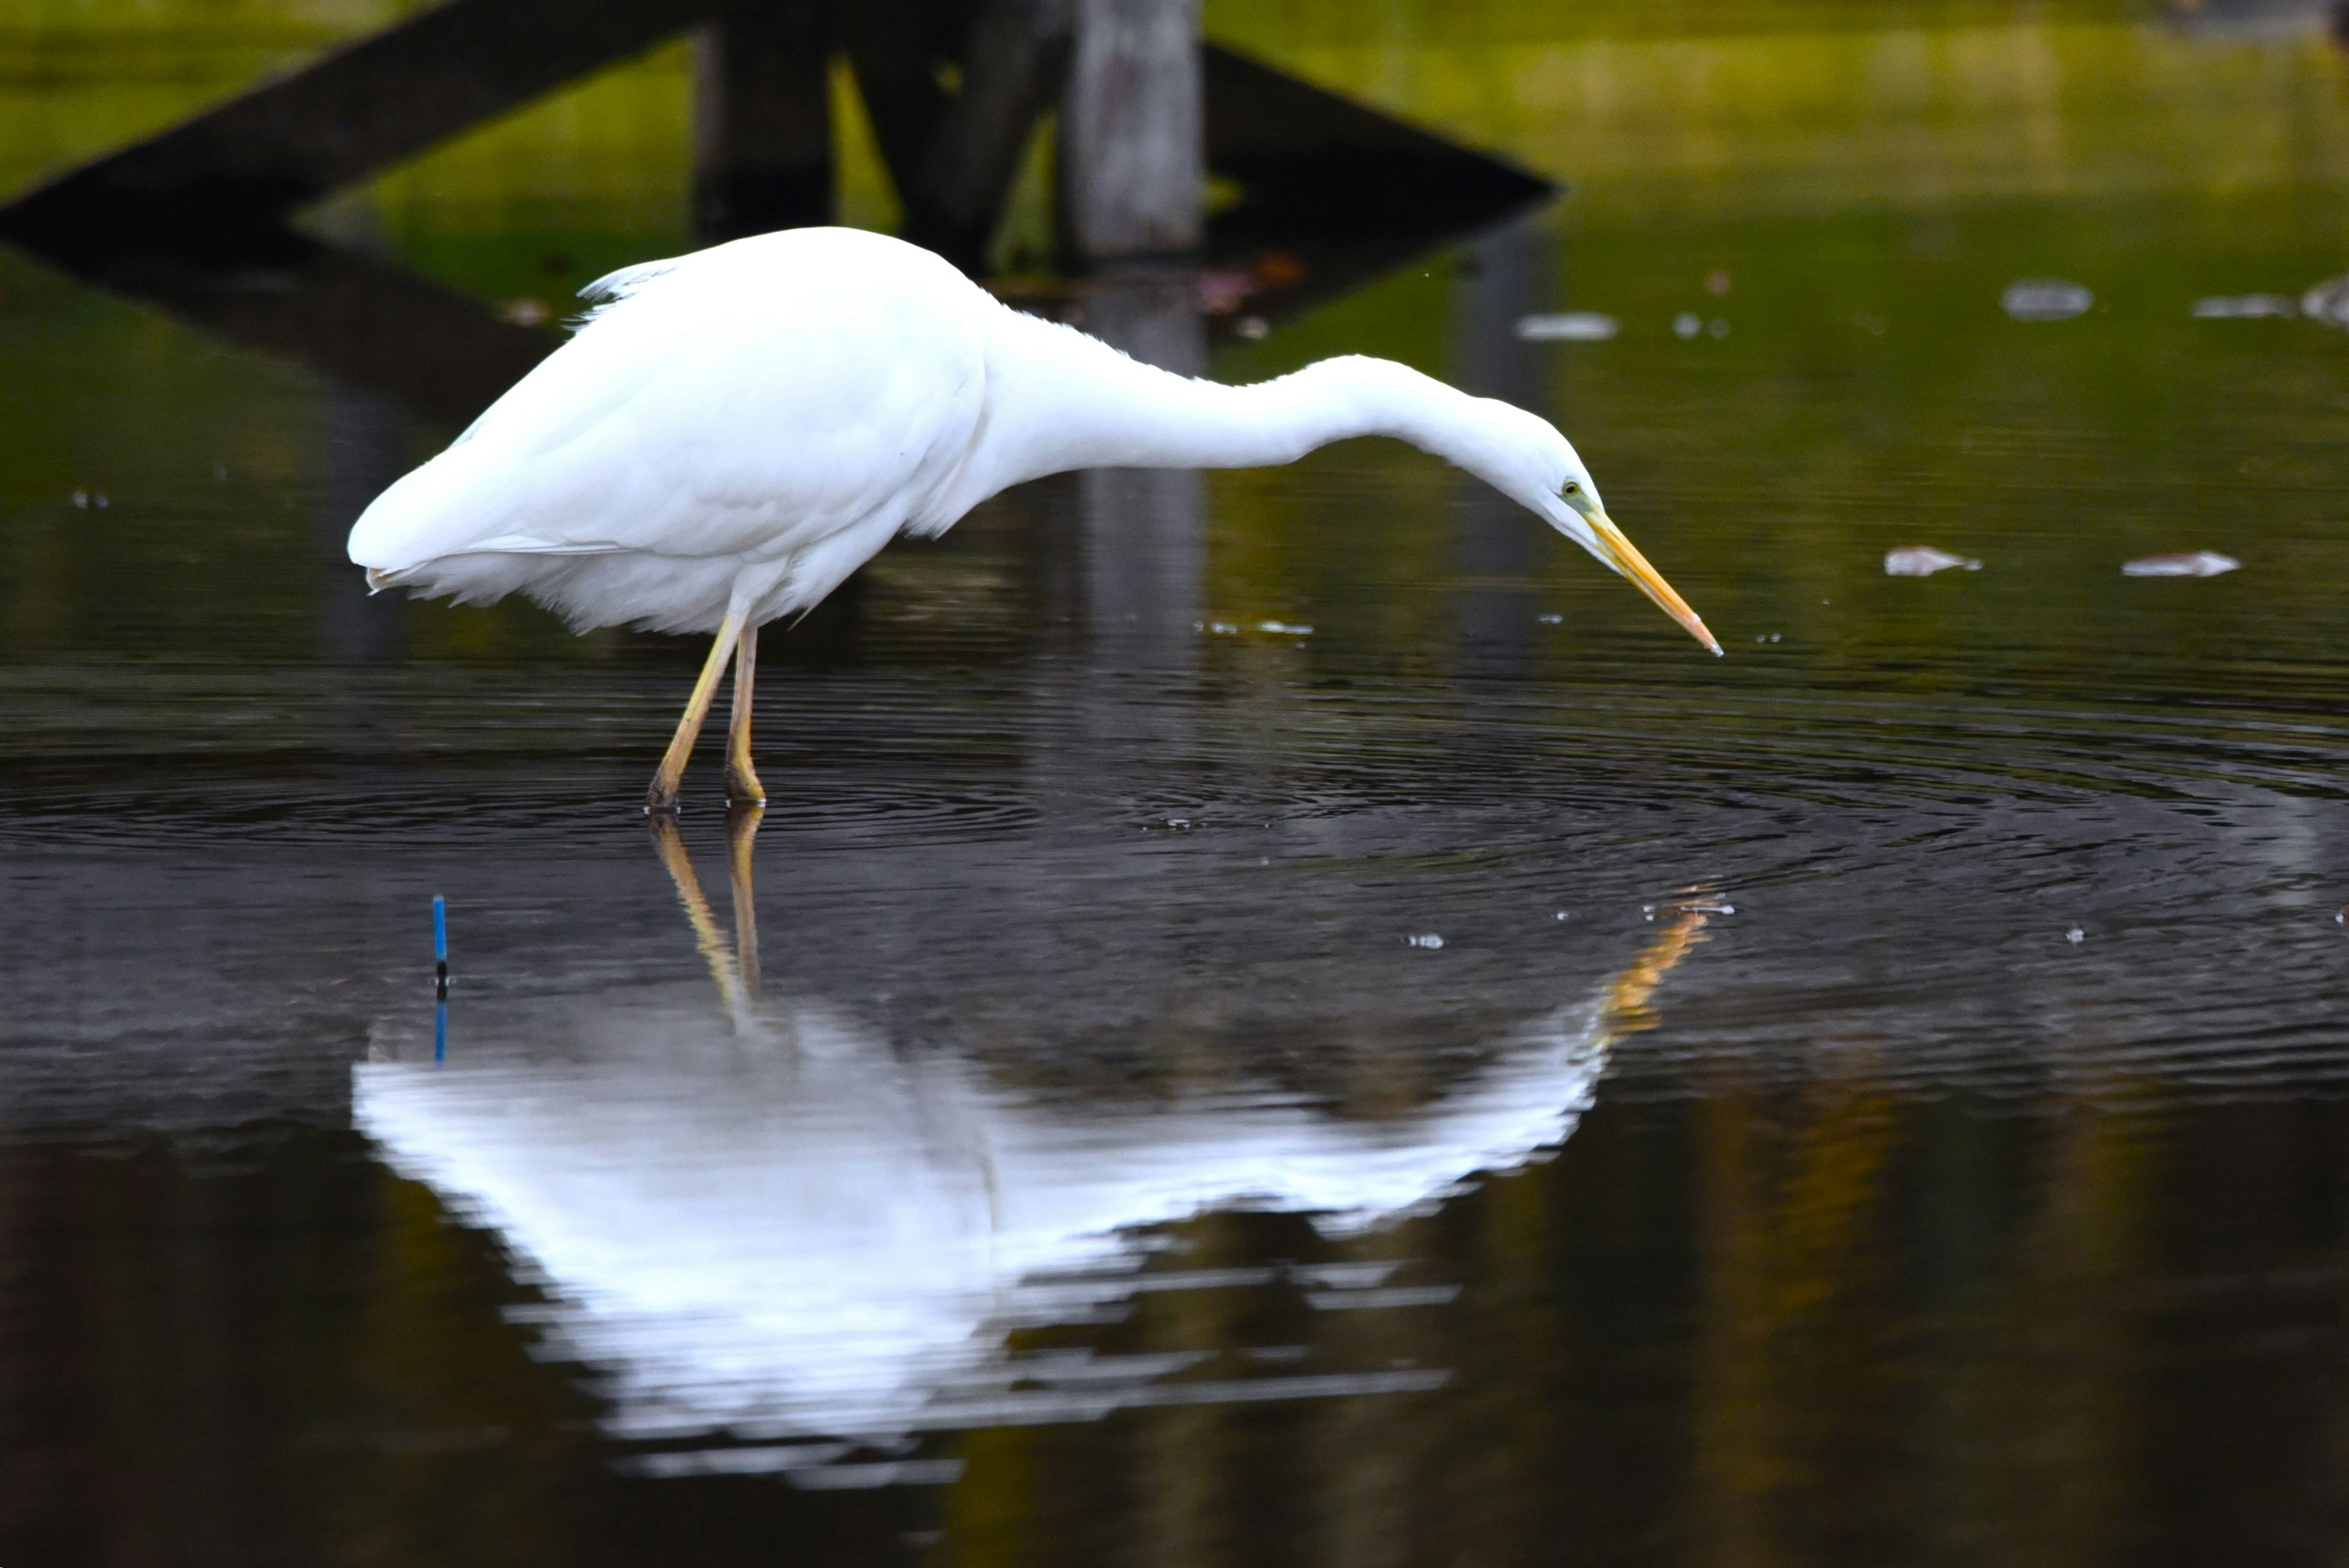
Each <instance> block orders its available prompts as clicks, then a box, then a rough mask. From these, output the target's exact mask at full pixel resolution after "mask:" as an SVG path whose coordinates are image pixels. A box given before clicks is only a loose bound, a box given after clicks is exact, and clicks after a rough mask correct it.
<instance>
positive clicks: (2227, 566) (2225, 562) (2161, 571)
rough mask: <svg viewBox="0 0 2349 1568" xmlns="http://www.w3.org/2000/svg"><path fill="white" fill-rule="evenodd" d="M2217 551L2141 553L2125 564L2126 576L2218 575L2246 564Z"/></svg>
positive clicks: (2123, 567) (2122, 570)
mask: <svg viewBox="0 0 2349 1568" xmlns="http://www.w3.org/2000/svg"><path fill="white" fill-rule="evenodd" d="M2242 564H2243V563H2242V562H2240V561H2238V560H2237V559H2235V557H2234V556H2222V555H2220V554H2219V552H2218V551H2216V550H2182V551H2179V552H2178V554H2176V555H2172V556H2138V557H2137V559H2136V560H2134V561H2130V562H2127V563H2126V564H2125V565H2123V566H2122V567H2121V576H2125V577H2215V576H2219V575H2220V573H2222V572H2231V571H2234V570H2236V569H2237V568H2238V567H2240V566H2242Z"/></svg>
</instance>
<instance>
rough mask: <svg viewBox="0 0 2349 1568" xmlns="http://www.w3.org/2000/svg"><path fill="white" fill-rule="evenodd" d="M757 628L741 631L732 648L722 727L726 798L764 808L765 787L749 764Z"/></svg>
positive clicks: (755, 671) (731, 802)
mask: <svg viewBox="0 0 2349 1568" xmlns="http://www.w3.org/2000/svg"><path fill="white" fill-rule="evenodd" d="M758 674H759V628H757V627H755V626H750V627H744V628H742V639H741V641H740V642H738V643H736V644H735V645H734V712H733V716H732V718H731V721H730V722H729V723H728V724H727V726H726V799H727V801H728V802H729V804H730V805H766V804H767V786H766V785H764V784H761V783H760V782H759V770H758V769H756V768H754V767H752V766H751V765H750V702H751V700H752V698H753V697H754V696H755V695H756V694H757V681H758Z"/></svg>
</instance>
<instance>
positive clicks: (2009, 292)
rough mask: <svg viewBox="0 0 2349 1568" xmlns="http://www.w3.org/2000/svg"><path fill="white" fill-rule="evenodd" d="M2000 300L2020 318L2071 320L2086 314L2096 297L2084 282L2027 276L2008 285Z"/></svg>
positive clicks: (2023, 319)
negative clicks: (2068, 281)
mask: <svg viewBox="0 0 2349 1568" xmlns="http://www.w3.org/2000/svg"><path fill="white" fill-rule="evenodd" d="M1998 303H1999V308H2000V309H2002V310H2003V311H2005V312H2006V313H2007V314H2008V315H2009V316H2011V317H2014V319H2015V320H2017V321H2069V320H2071V319H2072V318H2073V317H2075V316H2085V315H2086V314H2087V313H2088V310H2089V307H2090V306H2094V305H2095V303H2096V296H2095V295H2094V294H2091V293H2090V292H2088V289H2087V287H2086V286H2085V285H2082V284H2076V283H2067V282H2065V281H2064V279H2062V278H2060V277H2026V278H2023V279H2021V280H2019V281H2017V282H2014V283H2011V284H2008V285H2007V286H2006V292H2005V293H2004V294H2002V295H2000V296H1998Z"/></svg>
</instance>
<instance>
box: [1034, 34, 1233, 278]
mask: <svg viewBox="0 0 2349 1568" xmlns="http://www.w3.org/2000/svg"><path fill="white" fill-rule="evenodd" d="M1203 92H1204V88H1203V84H1202V78H1201V73H1200V63H1199V0H1077V16H1076V47H1075V52H1074V57H1073V58H1072V59H1071V64H1070V70H1069V85H1068V90H1067V93H1066V94H1065V96H1064V99H1063V102H1062V105H1061V229H1062V237H1063V241H1064V243H1065V244H1066V246H1067V249H1068V253H1069V256H1070V259H1071V260H1072V261H1074V262H1076V263H1077V264H1079V265H1083V264H1086V263H1094V262H1106V261H1117V260H1121V259H1124V258H1129V257H1139V256H1164V255H1179V254H1184V253H1185V252H1189V251H1194V250H1196V249H1197V248H1198V246H1199V242H1200V238H1201V236H1202V234H1203V232H1204V219H1203V215H1202V213H1201V211H1200V207H1201V197H1202V196H1203V194H1204V193H1205V191H1206V112H1205V109H1204V97H1203Z"/></svg>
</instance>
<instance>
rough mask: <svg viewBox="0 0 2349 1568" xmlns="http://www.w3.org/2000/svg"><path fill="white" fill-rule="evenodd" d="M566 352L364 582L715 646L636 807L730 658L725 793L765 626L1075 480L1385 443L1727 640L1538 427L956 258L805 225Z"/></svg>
mask: <svg viewBox="0 0 2349 1568" xmlns="http://www.w3.org/2000/svg"><path fill="white" fill-rule="evenodd" d="M584 293H585V296H586V297H587V298H589V299H591V300H595V301H598V302H600V303H599V304H598V306H597V307H596V308H595V310H594V312H593V313H592V314H591V315H590V317H589V318H588V319H587V321H586V322H585V324H584V325H583V326H582V327H581V328H580V330H579V331H578V332H577V334H576V335H575V336H574V337H572V338H571V340H570V341H569V342H567V343H565V344H564V346H563V348H560V349H558V350H557V351H556V352H555V353H554V354H553V355H551V356H549V357H548V358H547V359H546V360H545V362H544V363H543V364H542V365H540V366H539V367H538V368H537V369H534V370H533V371H532V372H531V373H530V374H529V375H527V376H525V377H523V379H522V380H521V381H519V382H518V383H516V384H515V385H514V387H513V388H512V389H511V390H509V391H508V392H507V393H506V394H505V395H504V396H503V397H502V398H500V399H499V400H497V401H496V402H495V403H494V404H492V406H491V407H490V409H489V410H488V411H487V412H486V413H484V414H482V415H481V418H480V419H478V420H476V421H474V422H473V424H472V426H471V429H469V430H467V431H465V433H464V434H462V435H460V436H459V437H458V438H457V440H456V441H455V443H454V444H452V445H451V446H450V448H449V450H448V451H446V452H442V453H441V454H440V456H438V457H435V458H433V459H432V460H431V461H430V462H427V463H425V464H424V465H423V466H422V467H421V468H419V469H417V470H416V471H415V472H412V473H410V474H409V475H407V476H406V477H405V478H403V479H401V480H400V481H399V482H398V483H396V484H394V485H392V486H391V488H390V489H388V490H387V491H385V492H384V493H383V494H381V495H380V496H378V497H377V498H376V501H375V503H374V504H372V505H370V506H369V507H368V508H367V512H366V514H364V515H362V516H361V517H360V518H359V520H358V523H357V525H355V526H354V527H353V528H352V529H351V538H350V555H351V559H352V560H353V561H354V562H356V563H357V564H358V565H359V566H364V567H366V568H367V581H368V583H369V585H370V586H371V587H377V588H384V587H407V588H410V589H413V590H415V591H416V592H418V593H420V594H425V595H450V596H453V597H455V598H456V599H457V601H458V602H460V603H475V604H485V603H489V602H491V601H493V600H495V599H498V598H500V597H503V596H504V595H506V594H509V593H512V592H516V591H521V592H523V593H527V594H528V595H530V596H531V597H533V598H534V599H536V600H538V601H539V602H540V603H542V604H543V605H546V606H547V607H550V608H552V609H554V610H555V611H557V612H559V613H560V614H562V615H563V616H564V617H565V618H567V619H568V620H569V621H570V622H571V623H572V625H573V626H574V627H576V628H580V629H582V630H585V629H586V628H591V627H599V626H613V625H617V624H620V623H623V622H628V623H634V624H636V625H637V626H640V627H643V628H647V629H651V630H658V631H670V632H700V631H708V632H714V633H715V635H716V640H715V642H714V643H713V645H712V646H711V648H710V650H709V661H708V662H707V663H706V664H705V665H704V666H703V668H702V671H701V676H700V679H699V680H698V681H697V682H696V683H695V685H694V689H693V696H692V700H691V701H689V702H688V704H687V705H686V711H685V716H684V718H683V719H682V720H681V721H680V722H679V723H678V728H677V733H676V735H675V737H674V738H673V739H672V740H671V741H670V742H669V748H668V752H667V755H666V756H665V757H664V758H663V759H662V762H661V764H660V769H659V771H658V772H657V774H655V775H654V778H653V783H652V788H651V790H650V792H649V793H648V795H647V805H648V807H649V808H650V809H652V810H654V811H667V810H670V809H673V808H674V807H675V805H676V803H677V795H678V783H679V780H680V779H681V777H682V775H683V774H684V771H685V763H686V759H687V757H688V755H689V754H690V753H691V752H692V749H693V742H694V740H695V738H696V737H697V736H698V734H699V732H700V729H701V723H702V720H703V719H704V717H705V716H706V715H707V714H708V712H709V703H710V699H711V698H712V697H713V696H714V695H715V694H716V691H717V687H718V679H719V675H720V673H721V672H722V671H723V670H724V668H725V665H726V661H727V659H729V658H730V657H731V658H732V659H734V661H735V674H734V704H733V717H732V725H731V734H730V742H729V749H728V761H727V769H726V780H727V792H728V794H730V796H732V797H733V798H735V799H737V800H761V799H763V798H764V797H765V792H764V790H763V789H762V788H761V785H760V783H759V777H758V773H757V771H756V770H755V769H754V768H753V767H752V766H751V763H750V705H751V699H752V690H753V688H752V678H753V673H754V670H755V666H756V660H757V649H758V640H757V638H758V628H759V627H760V626H761V625H763V624H764V623H766V622H768V621H771V620H773V619H775V618H778V617H781V616H786V615H791V614H793V613H795V612H799V611H803V610H806V609H809V608H811V607H813V606H814V605H815V604H817V603H818V602H819V601H820V600H822V599H823V597H824V596H825V595H827V594H829V593H830V592H832V590H833V588H835V587H839V586H840V584H841V583H842V582H843V581H844V580H846V578H847V577H848V576H849V574H850V573H852V572H854V571H855V570H856V568H857V567H858V566H863V565H864V563H865V562H866V561H868V560H870V559H871V558H872V557H873V556H874V555H875V554H877V553H878V552H879V551H880V549H881V547H882V546H883V545H886V544H887V543H888V542H889V541H890V540H891V539H893V538H895V536H896V535H899V534H901V533H907V534H913V535H923V536H928V535H937V534H941V533H943V532H945V531H946V530H947V528H949V527H952V526H953V525H954V524H955V523H956V522H957V520H959V519H960V518H961V517H962V516H963V515H964V514H966V513H968V512H969V511H970V509H971V508H972V507H974V506H976V505H978V504H979V503H980V502H982V501H984V500H986V499H987V498H988V497H989V496H991V495H994V494H995V493H998V492H999V491H1002V490H1005V489H1007V488H1009V486H1011V485H1014V484H1018V483H1021V482H1022V481H1024V480H1030V479H1040V478H1042V477H1043V476H1044V475H1046V474H1050V473H1060V472H1066V471H1068V470H1071V469H1081V468H1253V467H1257V466H1262V465H1268V464H1274V463H1285V462H1294V461H1295V460H1297V459H1298V458H1299V457H1302V456H1303V455H1305V454H1306V453H1307V452H1311V451H1313V450H1314V449H1315V448H1317V447H1319V446H1323V445H1326V444H1328V443H1329V442H1330V441H1340V440H1343V439H1345V438H1347V437H1350V436H1365V435H1383V436H1392V437H1396V438H1398V439H1400V440H1402V441H1409V442H1411V443H1412V444H1413V445H1414V446H1417V447H1420V448H1422V449H1423V450H1425V451H1427V452H1433V453H1434V454H1435V455H1437V456H1439V457H1443V458H1445V459H1448V460H1449V461H1451V462H1454V463H1456V464H1458V465H1459V466H1460V467H1462V468H1464V469H1465V470H1467V471H1468V472H1470V473H1473V474H1475V475H1476V476H1477V477H1478V478H1480V479H1482V480H1484V481H1485V483H1489V484H1491V485H1493V486H1494V487H1495V489H1497V490H1499V491H1501V492H1502V493H1504V494H1506V495H1507V496H1509V497H1510V498H1511V499H1512V500H1515V501H1516V502H1518V503H1520V504H1523V505H1524V506H1526V508H1527V509H1529V510H1530V511H1532V512H1533V513H1535V514H1537V515H1538V516H1539V517H1541V518H1542V519H1543V520H1545V521H1546V522H1547V523H1549V524H1551V526H1553V527H1555V528H1557V530H1558V532H1560V533H1562V534H1564V535H1567V536H1568V538H1570V539H1572V540H1574V541H1575V542H1576V543H1577V544H1578V545H1581V546H1582V547H1583V548H1584V549H1586V550H1588V551H1589V552H1590V553H1591V554H1592V555H1593V556H1597V557H1598V558H1599V560H1600V561H1601V562H1603V563H1604V564H1606V565H1607V566H1609V567H1611V568H1612V569H1614V570H1615V571H1617V572H1619V573H1621V574H1622V575H1623V576H1626V577H1628V578H1629V579H1630V581H1631V582H1632V583H1634V584H1636V585H1637V586H1638V587H1640V590H1641V591H1642V592H1644V593H1646V594H1647V596H1648V597H1650V598H1651V599H1653V600H1654V601H1655V602H1656V603H1657V604H1658V605H1660V606H1661V607H1663V609H1664V610H1665V611H1666V612H1667V613H1669V614H1670V615H1671V617H1672V618H1674V619H1675V620H1677V621H1679V622H1680V623H1681V625H1682V626H1683V627H1685V628H1688V630H1689V632H1690V633H1691V634H1692V635H1693V636H1694V637H1695V638H1696V639H1698V640H1699V641H1701V642H1702V643H1703V644H1704V645H1705V646H1706V647H1708V648H1710V649H1713V652H1715V653H1719V652H1720V651H1721V646H1720V644H1719V643H1717V642H1715V641H1714V640H1713V635H1712V633H1710V632H1708V631H1707V630H1705V628H1704V623H1703V622H1702V621H1701V620H1699V619H1698V618H1697V616H1696V612H1695V611H1693V610H1692V609H1690V608H1689V607H1688V605H1687V604H1686V602H1684V601H1683V600H1682V598H1681V597H1680V595H1678V594H1677V593H1674V592H1673V591H1672V588H1671V585H1670V584H1668V583H1666V582H1665V581H1664V579H1663V578H1662V576H1660V575H1659V574H1658V573H1657V571H1656V569H1655V568H1654V567H1653V566H1650V565H1649V564H1648V562H1647V560H1646V559H1645V558H1644V557H1643V556H1640V552H1639V551H1638V550H1636V549H1634V548H1633V547H1632V545H1631V542H1630V540H1629V539H1627V538H1625V537H1624V536H1623V534H1622V531H1621V530H1620V529H1619V528H1617V527H1616V526H1615V524H1613V523H1612V522H1610V521H1609V519H1608V516H1607V514H1606V511H1605V509H1604V508H1603V507H1602V506H1601V505H1600V504H1599V491H1598V487H1597V486H1596V485H1594V484H1593V483H1591V479H1590V473H1589V471H1588V469H1586V468H1585V467H1584V466H1583V463H1582V460H1581V459H1580V458H1579V457H1578V456H1577V455H1576V454H1575V451H1574V448H1573V447H1572V446H1571V445H1570V444H1568V441H1567V440H1566V438H1565V437H1564V436H1562V435H1560V434H1559V433H1558V432H1557V429H1556V427H1554V426H1552V425H1551V424H1550V423H1549V421H1547V420H1544V419H1542V418H1540V417H1539V416H1538V415H1535V414H1531V413H1528V412H1526V410H1522V409H1519V408H1516V407H1514V406H1512V405H1510V404H1508V403H1504V402H1499V401H1495V400H1492V399H1488V398H1472V397H1469V396H1467V395H1466V394H1464V393H1462V392H1459V391H1456V390H1454V389H1452V388H1450V387H1447V386H1445V385H1444V383H1442V382H1440V381H1436V380H1433V379H1429V378H1428V377H1425V376H1423V375H1421V374H1419V373H1418V372H1417V371H1415V370H1412V369H1406V368H1405V367H1403V366H1401V365H1397V364H1394V363H1392V362H1390V361H1387V360H1383V359H1372V358H1361V357H1358V356H1348V357H1345V358H1335V359H1324V360H1321V361H1320V362H1319V363H1317V364H1313V365H1309V366H1307V367H1306V368H1305V369H1301V370H1299V371H1297V372H1295V373H1294V374H1292V375H1288V376H1283V377H1281V378H1279V379H1277V380H1272V381H1266V382H1262V383H1259V384H1257V385H1255V386H1247V387H1234V386H1224V385H1220V384H1217V383H1215V382H1211V381H1203V380H1193V379H1187V378H1185V377H1182V376H1177V375H1173V374H1170V373H1168V372H1166V371H1164V370H1160V369H1154V368H1153V367H1151V366H1148V365H1143V364H1140V363H1137V362H1136V361H1134V360H1133V359H1129V358H1126V357H1125V356H1124V355H1123V354H1121V353H1119V352H1118V351H1117V350H1115V349H1113V348H1110V347H1109V346H1108V345H1106V344H1104V343H1102V342H1100V341H1099V340H1097V339H1095V338H1092V337H1086V336H1085V335H1084V334H1083V333H1081V332H1079V331H1076V330H1075V329H1073V328H1071V327H1064V326H1061V325H1058V324H1055V323H1051V322H1048V321H1044V320H1042V319H1040V318H1039V317H1033V316H1028V315H1025V314H1022V313H1020V312H1019V311H1016V310H1013V309H1011V308H1010V307H1009V306H1005V305H1003V304H1002V303H1001V302H1000V301H999V300H997V299H996V298H994V296H991V295H989V294H988V293H987V292H986V291H985V290H983V289H981V288H979V287H978V286H976V285H975V284H973V283H971V282H970V281H969V280H968V278H966V277H964V276H963V275H962V274H961V273H959V272H957V270H955V268H954V267H952V266H951V265H948V264H947V262H945V261H944V260H942V259H941V258H939V257H937V256H936V255H933V254H930V253H929V252H927V251H925V250H922V249H920V248H919V247H917V246H914V245H909V244H905V243H903V242H901V241H898V240H894V239H890V238H887V237H885V236H884V235H880V234H866V233H863V232H860V231H857V230H854V229H831V228H817V229H792V230H787V231H785V232H783V233H781V234H765V235H761V236H759V237H757V238H754V239H747V240H737V241H734V242H733V243H732V244H723V245H718V246H714V247H712V248H711V249H709V250H706V251H700V252H697V253H696V254H692V255H688V256H684V257H680V258H678V259H675V260H670V261H658V262H648V263H646V264H644V265H638V266H632V267H626V268H624V269H622V270H621V271H619V272H616V273H613V274H612V275H609V276H608V277H605V278H603V279H601V280H599V281H598V282H596V283H594V284H591V285H590V286H588V287H587V288H586V289H585V291H584Z"/></svg>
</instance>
